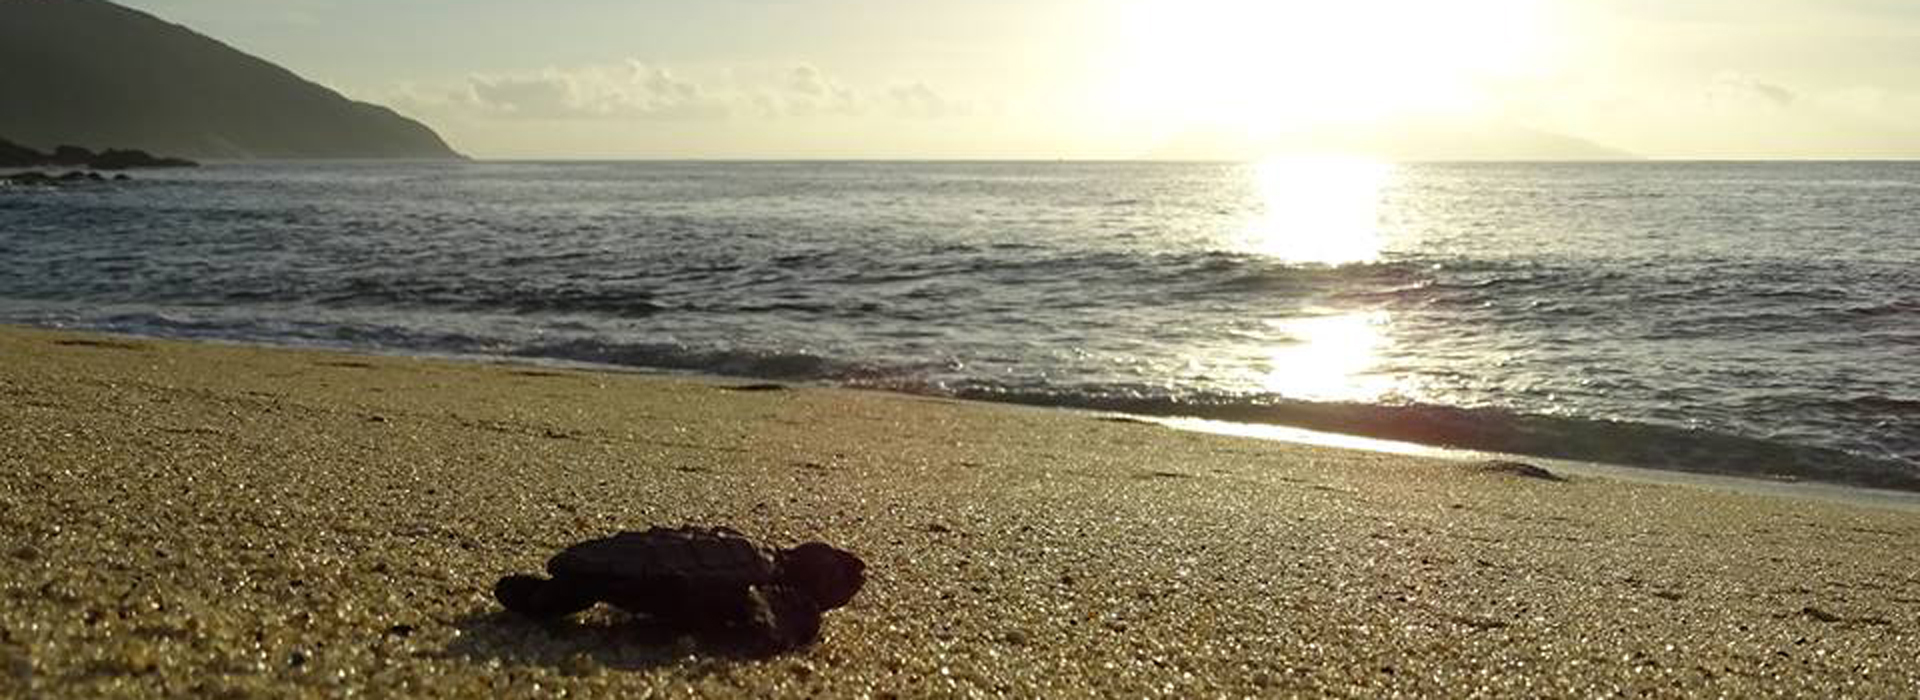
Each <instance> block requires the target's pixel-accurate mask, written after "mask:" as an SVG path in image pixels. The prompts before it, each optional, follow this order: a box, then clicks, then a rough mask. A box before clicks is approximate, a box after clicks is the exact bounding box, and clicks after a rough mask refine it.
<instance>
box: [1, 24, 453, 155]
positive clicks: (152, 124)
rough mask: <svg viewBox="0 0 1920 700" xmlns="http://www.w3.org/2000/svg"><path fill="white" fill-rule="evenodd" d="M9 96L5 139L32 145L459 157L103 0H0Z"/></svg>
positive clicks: (386, 120) (390, 119)
mask: <svg viewBox="0 0 1920 700" xmlns="http://www.w3.org/2000/svg"><path fill="white" fill-rule="evenodd" d="M0 96H4V97H3V98H0V135H4V136H5V137H6V138H9V139H12V140H13V141H15V142H17V143H18V144H21V145H22V146H24V147H27V148H38V149H48V150H50V149H54V148H56V147H57V146H59V145H61V144H89V145H94V146H96V147H98V146H107V145H111V146H113V147H114V148H116V149H129V150H143V151H148V152H152V153H166V154H174V155H179V156H184V157H188V158H199V159H302V158H408V159H455V158H460V157H461V156H460V154H458V153H456V152H454V150H453V149H452V148H451V147H449V146H448V145H447V143H446V141H444V140H442V139H441V138H440V136H439V135H438V134H435V133H434V132H433V130H432V129H430V128H428V127H427V126H426V125H424V124H421V123H420V122H417V121H414V120H412V119H408V118H406V117H403V116H400V115H399V114H396V113H394V112H393V111H392V110H390V109H387V108H385V107H381V106H379V105H373V104H368V103H365V102H355V101H353V100H349V99H347V98H345V97H343V96H341V95H340V94H339V93H337V92H334V91H333V90H330V89H327V88H325V87H322V86H320V85H318V84H315V83H313V82H310V81H308V80H306V79H304V78H301V77H300V76H298V75H295V74H294V73H292V72H291V71H288V70H286V69H284V68H281V67H279V66H276V65H274V64H272V63H268V62H267V61H264V60H261V59H259V58H255V57H253V56H249V55H247V54H245V53H242V52H240V51H238V50H236V49H234V48H232V47H229V46H227V45H225V44H222V43H220V42H218V41H215V40H213V39H210V38H207V37H205V36H202V35H200V34H198V33H195V32H194V31H192V30H190V29H187V28H185V27H182V26H179V25H175V24H170V23H167V22H164V21H162V20H160V19H158V18H155V17H153V16H152V15H148V14H146V13H143V12H139V11H136V10H131V9H128V8H125V7H121V6H119V5H115V4H113V3H110V2H106V1H105V0H0ZM113 152H114V151H109V153H113Z"/></svg>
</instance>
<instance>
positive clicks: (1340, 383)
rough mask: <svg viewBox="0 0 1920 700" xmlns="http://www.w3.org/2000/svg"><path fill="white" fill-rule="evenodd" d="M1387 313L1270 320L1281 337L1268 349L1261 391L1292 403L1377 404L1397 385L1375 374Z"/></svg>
mask: <svg viewBox="0 0 1920 700" xmlns="http://www.w3.org/2000/svg"><path fill="white" fill-rule="evenodd" d="M1391 320H1392V317H1391V316H1390V315H1389V314H1388V313H1387V312H1386V311H1360V312H1354V313H1338V314H1330V315H1324V316H1306V317H1298V318H1283V319H1271V320H1269V321H1267V325H1269V326H1271V327H1272V328H1273V329H1274V330H1275V331H1277V332H1278V333H1279V334H1280V335H1279V336H1278V337H1276V338H1274V339H1273V341H1272V343H1273V344H1272V345H1271V346H1270V347H1269V348H1267V350H1266V354H1267V356H1268V359H1267V362H1266V363H1265V364H1266V368H1265V374H1264V375H1263V376H1261V377H1260V379H1259V382H1260V387H1261V389H1263V390H1265V391H1267V392H1270V393H1273V394H1278V395H1280V396H1285V397H1287V398H1291V399H1306V400H1315V401H1362V402H1376V401H1380V400H1381V399H1383V398H1386V397H1388V396H1390V395H1394V394H1397V393H1399V390H1400V389H1401V387H1400V381H1399V380H1398V378H1396V377H1393V376H1391V375H1388V374H1382V373H1379V372H1377V371H1376V370H1377V369H1378V367H1379V365H1380V356H1381V352H1382V351H1383V350H1384V349H1385V348H1386V347H1387V345H1388V343H1390V342H1391V341H1390V339H1389V338H1388V337H1387V334H1386V331H1387V329H1388V324H1389V322H1390V321H1391Z"/></svg>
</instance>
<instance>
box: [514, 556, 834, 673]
mask: <svg viewBox="0 0 1920 700" xmlns="http://www.w3.org/2000/svg"><path fill="white" fill-rule="evenodd" d="M865 570H866V563H865V562H862V561H860V558H859V557H857V556H854V555H853V554H852V553H851V552H847V551H845V550H842V549H837V548H834V547H832V546H828V545H825V544H821V543H819V542H808V543H806V544H803V545H800V546H798V547H794V548H792V549H773V548H769V547H766V546H763V545H761V544H759V543H756V542H754V541H753V540H750V539H747V538H746V536H744V535H741V534H740V533H738V532H735V531H733V530H730V529H727V528H724V527H714V528H703V527H682V528H672V529H669V528H662V527H656V528H652V529H649V530H647V531H646V532H622V533H619V534H616V535H614V536H612V537H605V538H601V539H596V540H587V541H585V542H581V543H579V544H576V545H573V546H571V547H568V548H566V549H565V550H562V551H561V552H560V553H559V554H556V555H554V557H553V558H552V559H549V560H547V573H548V574H549V575H551V576H552V577H553V578H551V579H543V578H540V577H538V576H529V575H524V574H515V575H512V576H507V577H505V578H502V579H500V582H499V583H497V584H494V587H493V595H494V597H495V598H497V599H499V601H500V604H501V605H505V606H506V607H507V609H508V610H512V611H514V612H516V613H519V614H521V615H526V616H528V617H534V618H551V617H560V616H563V615H570V614H573V613H576V612H580V611H582V610H585V609H587V608H590V607H593V604H594V603H607V604H609V605H613V606H615V607H618V608H620V609H622V610H626V611H627V612H630V613H633V614H635V615H641V616H645V617H647V618H650V619H651V620H652V621H653V622H654V623H656V624H659V625H661V626H662V627H663V628H664V629H665V630H667V631H670V632H673V633H678V634H691V635H694V636H695V637H696V638H699V639H701V640H702V641H705V642H710V643H716V644H722V645H728V646H734V647H739V648H743V649H748V650H753V651H759V652H766V653H773V652H779V651H785V650H788V649H794V648H798V647H802V646H805V645H807V644H809V643H812V642H813V640H814V638H815V637H817V636H818V635H819V633H820V614H821V613H823V612H826V611H828V610H832V609H834V608H838V607H840V606H842V605H846V604H847V601H849V600H852V599H853V595H854V594H855V593H858V592H859V591H860V586H861V584H863V583H865V582H866V576H865V574H864V571H865Z"/></svg>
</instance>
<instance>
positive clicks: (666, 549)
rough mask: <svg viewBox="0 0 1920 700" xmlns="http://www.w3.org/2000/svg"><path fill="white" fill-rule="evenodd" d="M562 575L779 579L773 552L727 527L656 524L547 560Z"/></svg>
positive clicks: (709, 581)
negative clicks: (644, 530)
mask: <svg viewBox="0 0 1920 700" xmlns="http://www.w3.org/2000/svg"><path fill="white" fill-rule="evenodd" d="M547 573H549V574H552V575H553V576H555V577H556V578H588V579H596V580H601V581H618V580H635V581H645V580H652V581H660V580H675V581H680V582H685V583H697V584H702V585H707V586H751V585H759V584H765V583H770V582H772V581H773V580H774V573H775V569H774V559H773V553H772V552H771V551H769V550H767V549H766V548H765V547H762V546H760V545H759V544H757V543H755V542H754V541H753V540H750V539H747V538H746V537H745V536H744V535H741V534H740V533H738V532H735V531H733V530H730V529H727V528H724V527H715V528H703V527H682V528H663V527H656V528H653V529H650V530H647V531H646V532H622V533H619V534H616V535H614V536H612V537H605V538H601V539H597V540H587V541H585V542H581V543H579V544H576V545H573V546H571V547H568V548H566V549H565V550H562V551H561V552H560V553H559V554H556V555H554V556H553V558H552V559H550V560H548V561H547Z"/></svg>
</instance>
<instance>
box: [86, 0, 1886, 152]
mask: <svg viewBox="0 0 1920 700" xmlns="http://www.w3.org/2000/svg"><path fill="white" fill-rule="evenodd" d="M122 4H125V5H129V6H132V7H135V8H138V9H141V10H145V11H147V12H150V13H153V14H155V15H158V16H160V17H162V18H164V19H167V20H169V21H173V22H176V23H180V24H184V25H187V26H188V27H191V28H193V29H195V30H198V31H200V32H201V33H203V34H207V35H209V36H212V37H214V38H217V39H220V40H222V41H225V42H226V43H228V44H230V45H233V46H235V47H236V48H239V49H241V50H243V51H246V52H248V53H251V54H254V55H257V56H260V57H262V58H265V59H267V60H270V61H273V62H275V63H278V64H280V65H282V66H285V67H287V68H289V69H291V70H293V71H294V72H296V73H299V74H301V75H303V76H305V77H307V78H309V79H312V80H314V81H316V82H319V83H321V84H324V85H326V86H328V87H331V88H333V89H335V90H338V91H340V92H342V93H344V94H346V95H348V96H350V97H353V98H355V99H360V100H367V101H371V102H377V103H381V104H385V105H388V106H391V107H393V108H395V109H397V110H399V111H400V112H402V113H403V114H406V115H408V116H412V117H415V118H418V119H421V120H423V121H425V122H427V123H428V124H429V125H431V126H433V127H434V128H435V129H436V130H438V131H439V132H440V133H441V134H442V135H443V136H445V137H446V138H447V139H448V140H449V141H450V142H451V143H452V144H453V145H454V146H455V147H456V148H458V149H460V150H461V151H463V152H465V153H467V154H469V155H473V156H477V157H486V158H930V159H938V158H1038V159H1054V158H1069V159H1078V158H1120V159H1125V158H1141V157H1165V158H1240V157H1262V156H1272V155H1277V154H1290V153H1294V152H1313V153H1316V154H1318V153H1323V152H1337V153H1348V152H1351V153H1353V154H1358V155H1372V156H1380V157H1389V158H1476V157H1490V158H1505V157H1543V158H1556V157H1569V158H1577V157H1607V156H1611V155H1632V156H1637V157H1648V158H1732V159H1760V158H1920V70H1915V67H1916V66H1920V2H1913V1H1912V0H1740V1H1739V2H1729V1H1727V0H1449V1H1446V2H1436V1H1434V0H1341V1H1339V2H1330V1H1323V2H1292V1H1289V0H913V1H911V2H903V1H901V0H697V1H696V0H249V1H246V2H240V1H238V0H122Z"/></svg>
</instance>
